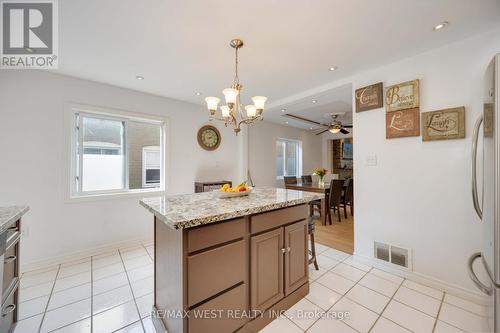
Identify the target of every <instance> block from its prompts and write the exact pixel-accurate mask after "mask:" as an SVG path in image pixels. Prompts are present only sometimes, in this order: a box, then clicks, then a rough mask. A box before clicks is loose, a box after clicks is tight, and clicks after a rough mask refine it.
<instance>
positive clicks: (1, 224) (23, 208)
mask: <svg viewBox="0 0 500 333" xmlns="http://www.w3.org/2000/svg"><path fill="white" fill-rule="evenodd" d="M1 210H7V211H10V210H12V213H8V216H7V218H5V220H0V233H3V232H4V231H5V230H7V228H8V227H9V226H10V225H11V224H12V223H14V222H16V221H17V220H19V219H20V218H21V217H22V216H23V215H24V214H26V213H27V212H28V211H29V210H30V207H29V206H28V205H19V206H7V207H0V211H1Z"/></svg>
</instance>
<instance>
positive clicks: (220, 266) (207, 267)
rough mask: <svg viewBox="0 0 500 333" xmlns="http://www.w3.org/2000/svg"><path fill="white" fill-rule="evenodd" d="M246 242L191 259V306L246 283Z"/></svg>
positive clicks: (225, 246)
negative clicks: (243, 282)
mask: <svg viewBox="0 0 500 333" xmlns="http://www.w3.org/2000/svg"><path fill="white" fill-rule="evenodd" d="M246 255H247V254H246V251H245V241H243V240H240V241H237V242H235V243H231V244H228V245H224V246H221V247H218V248H215V249H212V250H209V251H205V252H202V253H199V254H196V255H192V256H188V259H187V264H188V275H187V276H188V289H187V290H188V305H189V306H192V305H195V304H197V303H199V302H201V301H203V300H205V299H207V298H209V297H211V296H213V295H215V294H217V293H219V292H221V291H224V290H225V289H227V288H230V287H232V286H234V285H236V284H237V283H239V282H242V281H244V280H245V264H246V261H245V258H246Z"/></svg>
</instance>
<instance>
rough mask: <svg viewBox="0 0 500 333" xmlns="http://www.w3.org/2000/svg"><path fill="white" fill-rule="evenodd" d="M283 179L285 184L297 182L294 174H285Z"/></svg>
mask: <svg viewBox="0 0 500 333" xmlns="http://www.w3.org/2000/svg"><path fill="white" fill-rule="evenodd" d="M283 180H284V181H285V185H292V184H297V177H295V176H285V177H283Z"/></svg>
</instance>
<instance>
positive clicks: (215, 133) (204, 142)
mask: <svg viewBox="0 0 500 333" xmlns="http://www.w3.org/2000/svg"><path fill="white" fill-rule="evenodd" d="M220 141H221V136H220V132H219V130H218V129H217V128H215V127H214V126H212V125H205V126H203V127H202V128H200V129H199V130H198V144H199V145H200V146H201V148H203V149H205V150H215V149H217V148H218V147H219V145H220Z"/></svg>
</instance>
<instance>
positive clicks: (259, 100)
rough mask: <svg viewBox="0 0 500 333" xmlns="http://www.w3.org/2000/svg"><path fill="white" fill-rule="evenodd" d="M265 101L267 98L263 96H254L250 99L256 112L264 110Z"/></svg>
mask: <svg viewBox="0 0 500 333" xmlns="http://www.w3.org/2000/svg"><path fill="white" fill-rule="evenodd" d="M266 101H267V97H265V96H254V97H252V102H253V104H254V105H255V108H256V109H257V110H263V109H264V104H265V103H266Z"/></svg>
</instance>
